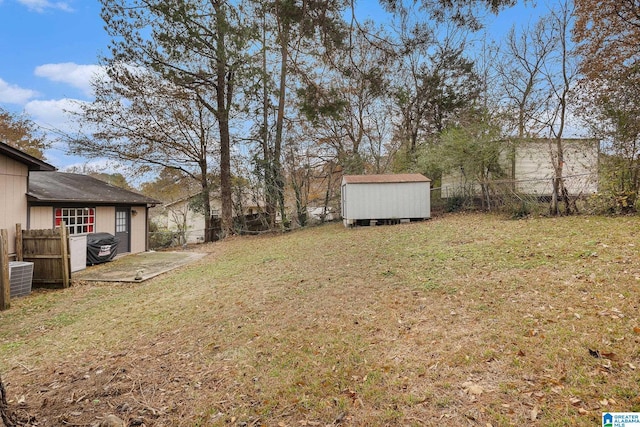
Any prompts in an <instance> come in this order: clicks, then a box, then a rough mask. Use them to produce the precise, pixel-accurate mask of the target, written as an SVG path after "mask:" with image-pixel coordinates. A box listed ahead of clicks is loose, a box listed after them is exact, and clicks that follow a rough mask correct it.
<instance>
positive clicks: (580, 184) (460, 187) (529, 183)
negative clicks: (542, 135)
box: [441, 139, 600, 198]
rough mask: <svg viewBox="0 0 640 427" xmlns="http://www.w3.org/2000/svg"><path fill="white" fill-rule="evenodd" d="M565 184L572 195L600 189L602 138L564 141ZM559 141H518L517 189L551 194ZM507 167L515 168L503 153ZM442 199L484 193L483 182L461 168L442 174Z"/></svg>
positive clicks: (516, 158)
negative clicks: (599, 162) (482, 191)
mask: <svg viewBox="0 0 640 427" xmlns="http://www.w3.org/2000/svg"><path fill="white" fill-rule="evenodd" d="M562 143H563V152H564V153H563V154H564V168H563V171H562V174H563V176H565V177H566V178H565V180H564V181H565V187H566V188H567V191H568V192H569V194H570V195H587V194H594V193H597V191H598V157H599V152H600V148H599V141H598V140H596V139H565V140H563V142H562ZM555 156H557V150H556V146H555V144H554V143H553V142H552V143H551V144H549V143H548V142H547V141H545V140H536V141H523V142H520V143H518V145H517V147H516V153H515V174H514V177H515V180H516V190H517V191H518V192H520V193H524V194H532V195H539V196H550V195H551V194H552V192H553V190H552V183H551V180H552V179H553V176H554V169H553V163H552V158H554V157H555ZM501 163H502V166H503V168H504V170H511V160H510V159H509V158H508V156H501ZM441 187H442V192H441V197H442V198H449V197H454V196H461V195H468V193H475V194H479V193H480V191H481V190H480V185H478V183H477V182H476V181H474V180H471V181H470V180H467V179H465V177H464V176H463V175H462V173H461V172H460V171H459V170H454V171H450V172H449V173H443V174H442V186H441Z"/></svg>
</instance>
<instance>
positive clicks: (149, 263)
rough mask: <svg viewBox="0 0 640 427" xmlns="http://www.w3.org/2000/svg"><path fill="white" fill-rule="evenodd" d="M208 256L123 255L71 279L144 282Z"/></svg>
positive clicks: (145, 253)
mask: <svg viewBox="0 0 640 427" xmlns="http://www.w3.org/2000/svg"><path fill="white" fill-rule="evenodd" d="M206 255H207V254H204V253H197V252H142V253H138V254H131V255H123V256H119V257H116V259H114V260H113V261H110V262H106V263H104V264H97V265H93V266H87V268H86V269H85V270H81V271H76V272H75V273H72V275H71V278H72V280H84V281H87V282H144V281H145V280H148V279H151V278H152V277H156V276H157V275H159V274H162V273H166V272H167V271H171V270H173V269H175V268H178V267H181V266H183V265H187V264H189V263H192V262H195V261H197V260H199V259H201V258H203V257H205V256H206Z"/></svg>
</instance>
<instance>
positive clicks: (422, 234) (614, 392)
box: [0, 215, 640, 427]
mask: <svg viewBox="0 0 640 427" xmlns="http://www.w3.org/2000/svg"><path fill="white" fill-rule="evenodd" d="M639 230H640V218H638V217H617V218H604V217H569V218H557V219H548V218H543V219H530V220H521V221H512V220H505V219H503V218H499V217H494V216H484V215H452V216H446V217H442V218H438V219H434V220H430V221H426V222H422V223H414V224H410V225H399V226H382V227H373V228H367V227H363V228H357V229H344V228H343V227H342V226H341V225H339V224H332V225H327V226H322V227H318V228H313V229H308V230H302V231H297V232H293V233H289V234H285V235H269V236H261V237H238V238H231V239H228V240H226V241H224V242H221V243H215V244H211V245H204V246H201V247H198V249H197V250H198V251H202V250H206V251H208V252H210V255H208V256H207V257H206V258H204V259H203V260H201V261H198V262H197V263H195V264H192V265H190V266H187V267H182V268H180V269H178V270H174V271H172V272H169V273H167V274H164V275H162V276H159V277H157V278H155V279H152V280H149V281H147V282H144V283H139V284H113V283H93V284H87V283H76V284H75V286H73V287H72V288H70V289H67V290H60V291H48V292H36V293H34V294H33V295H31V296H29V297H26V298H22V299H17V300H14V301H13V302H12V308H11V310H9V311H7V312H2V313H0V374H1V375H2V378H3V381H4V383H5V386H6V387H7V393H8V395H9V398H10V402H9V403H10V408H11V409H12V410H13V411H15V412H16V415H17V416H20V417H21V419H22V420H23V422H25V423H26V424H27V425H29V424H31V425H37V426H63V425H67V426H94V425H98V424H99V423H100V422H101V420H102V419H103V418H104V417H105V416H106V415H108V414H115V415H117V416H118V417H120V418H121V419H122V420H124V421H125V422H126V425H127V426H137V425H144V426H291V427H293V426H327V425H345V426H397V425H403V426H422V425H434V426H435V425H452V426H453V425H455V426H465V425H469V426H483V427H486V426H521V425H539V426H593V425H600V422H601V421H600V420H601V413H602V412H603V411H640V397H639V390H640V384H639V383H640V346H639V345H638V344H639V343H640V320H639V317H640V315H639V306H640V293H639V292H638V286H639V285H640V263H639V261H640V259H639V252H638V249H640V239H639V234H638V233H639ZM30 417H31V418H30ZM29 419H31V421H29ZM1 424H2V423H1V422H0V425H1Z"/></svg>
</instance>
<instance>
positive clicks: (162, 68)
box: [101, 0, 255, 235]
mask: <svg viewBox="0 0 640 427" xmlns="http://www.w3.org/2000/svg"><path fill="white" fill-rule="evenodd" d="M101 3H102V18H103V19H104V21H105V28H106V30H107V32H108V33H109V35H110V36H111V37H112V41H111V44H110V50H111V56H110V57H108V58H104V61H105V62H106V63H107V64H109V65H112V66H113V65H115V64H119V63H125V64H128V65H130V66H136V67H142V68H144V69H146V70H150V71H151V70H152V71H153V72H154V73H157V74H158V75H160V76H161V77H162V79H164V80H167V81H169V82H171V84H173V85H174V86H176V87H180V88H183V89H184V90H186V91H191V93H192V95H193V96H194V97H195V98H197V102H198V104H197V105H199V106H202V107H204V108H205V109H206V110H208V111H209V112H210V113H211V114H213V116H214V117H215V119H216V121H217V127H218V143H219V144H220V151H219V167H220V189H221V190H220V191H221V199H222V215H221V222H222V233H223V235H227V234H229V233H230V232H231V230H232V226H233V207H232V198H231V191H232V190H231V133H230V120H231V117H232V113H233V111H235V109H236V108H237V104H234V99H235V97H236V92H237V88H238V86H239V85H240V82H241V81H242V79H243V73H244V72H245V71H246V68H247V66H248V64H250V61H249V60H248V58H249V52H248V50H247V44H248V42H249V40H251V39H252V38H254V37H255V32H254V31H253V28H251V27H249V26H248V25H246V22H245V21H244V19H245V17H244V15H242V8H237V7H236V6H237V5H236V4H235V2H231V1H225V0H208V1H205V0H177V1H171V2H167V1H164V0H101Z"/></svg>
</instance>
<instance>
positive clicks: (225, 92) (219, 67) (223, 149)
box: [215, 3, 233, 238]
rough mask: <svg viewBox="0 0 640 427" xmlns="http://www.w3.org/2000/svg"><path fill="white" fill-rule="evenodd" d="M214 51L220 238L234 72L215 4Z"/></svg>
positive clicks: (225, 229)
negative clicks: (216, 53) (215, 36)
mask: <svg viewBox="0 0 640 427" xmlns="http://www.w3.org/2000/svg"><path fill="white" fill-rule="evenodd" d="M215 8H216V27H217V28H216V30H217V33H218V38H217V45H216V47H217V51H218V55H217V57H216V84H217V90H216V103H217V119H218V125H219V127H220V198H221V204H222V210H221V211H222V212H221V216H220V223H221V228H222V236H220V237H221V238H224V237H226V236H229V235H230V234H231V232H232V230H233V201H232V197H231V135H230V132H229V104H230V101H231V98H232V95H233V94H232V91H233V84H232V82H233V73H232V71H230V70H228V69H227V68H228V67H227V55H226V47H225V32H226V29H225V26H226V22H225V11H224V10H223V6H222V5H220V4H219V3H216V6H215ZM227 74H228V77H227Z"/></svg>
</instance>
